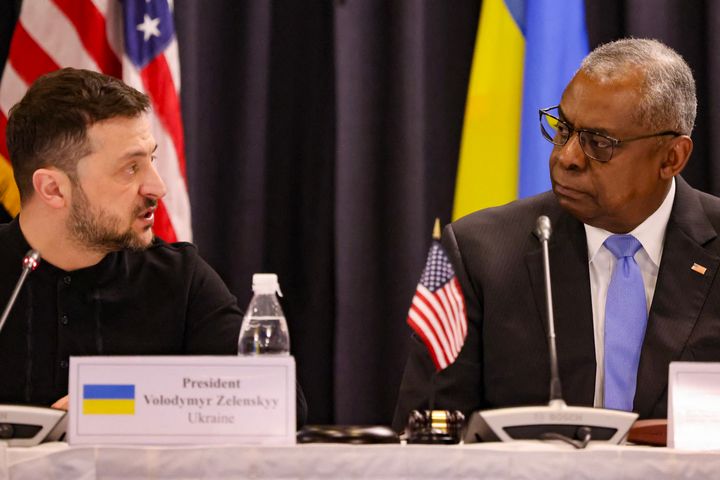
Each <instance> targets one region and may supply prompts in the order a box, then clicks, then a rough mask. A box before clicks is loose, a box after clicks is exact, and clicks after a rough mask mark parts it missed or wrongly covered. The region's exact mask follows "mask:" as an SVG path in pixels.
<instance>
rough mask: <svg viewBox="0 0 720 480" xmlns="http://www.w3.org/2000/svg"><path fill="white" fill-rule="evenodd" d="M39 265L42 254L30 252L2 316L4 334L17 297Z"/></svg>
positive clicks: (0, 324) (0, 327)
mask: <svg viewBox="0 0 720 480" xmlns="http://www.w3.org/2000/svg"><path fill="white" fill-rule="evenodd" d="M38 265H40V252H38V251H37V250H33V249H31V250H29V251H28V252H27V253H26V254H25V257H24V258H23V264H22V273H21V274H20V278H18V281H17V283H16V284H15V289H14V290H13V292H12V294H11V295H10V300H8V302H7V304H6V305H5V310H3V313H2V316H1V317H0V332H2V329H3V327H4V326H5V322H6V321H7V318H8V316H9V315H10V310H12V307H13V305H15V301H16V300H17V296H18V294H19V293H20V289H21V288H22V286H23V284H24V283H25V279H26V278H27V276H28V275H29V274H30V272H32V271H33V270H35V269H36V268H37V267H38Z"/></svg>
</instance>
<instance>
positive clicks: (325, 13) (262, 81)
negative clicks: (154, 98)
mask: <svg viewBox="0 0 720 480" xmlns="http://www.w3.org/2000/svg"><path fill="white" fill-rule="evenodd" d="M27 1H31V0H27ZM20 3H21V2H20V1H19V0H6V1H5V2H2V3H0V5H1V6H0V30H1V31H0V55H2V56H3V58H4V56H5V54H6V53H7V47H8V44H9V38H10V33H11V30H12V26H13V24H14V22H15V19H16V18H17V13H18V11H19V5H20ZM586 3H587V24H588V30H589V36H590V45H591V47H594V46H596V45H598V44H600V43H603V42H606V41H609V40H613V39H616V38H620V37H623V36H636V37H654V38H658V39H660V40H662V41H664V42H666V43H667V44H669V45H670V46H672V47H674V48H675V49H677V50H678V51H679V52H680V53H681V54H682V55H683V56H684V57H685V58H686V59H687V60H688V62H689V63H690V65H691V67H692V68H693V70H694V72H695V75H696V79H697V83H698V96H699V105H700V107H699V115H698V120H697V126H696V129H695V133H694V139H695V152H694V154H693V159H692V162H691V164H690V165H689V166H688V168H687V169H686V173H685V177H686V178H687V179H688V180H689V181H690V183H691V184H693V185H695V186H696V187H698V188H701V189H703V190H706V191H708V192H712V193H715V194H718V193H720V161H719V160H715V157H717V154H718V151H720V140H718V138H717V136H716V135H712V132H713V131H717V130H718V129H719V128H720V101H719V99H718V95H720V93H718V92H719V91H720V88H719V87H720V54H719V53H717V52H718V51H719V50H718V49H717V46H718V45H720V43H719V40H720V38H718V37H719V36H720V3H718V2H714V1H710V0H707V1H701V0H604V1H602V2H598V1H588V2H586ZM480 4H481V1H480V0H453V1H452V2H449V1H446V0H393V1H387V0H336V1H331V0H325V1H321V0H318V1H311V2H310V1H307V0H246V1H237V0H203V1H199V0H175V20H176V29H177V34H178V38H179V42H180V55H181V64H182V82H183V90H182V102H183V104H182V105H183V115H184V122H185V128H186V130H185V132H186V144H187V160H188V166H187V171H188V177H189V178H188V182H189V189H190V197H191V204H192V211H193V227H194V235H195V243H197V245H198V246H199V248H200V250H201V252H202V254H203V256H204V257H205V258H206V259H207V260H208V261H209V262H210V264H211V265H213V266H214V267H215V269H216V270H217V271H218V272H219V273H220V274H221V276H222V277H223V278H224V279H225V281H226V282H227V283H228V285H229V286H230V288H231V290H232V291H233V292H234V293H235V294H236V295H237V297H238V301H239V303H240V304H241V306H244V305H245V304H246V303H247V302H248V301H249V299H250V295H251V292H250V282H251V276H252V273H253V272H259V271H271V272H277V273H278V274H279V276H280V282H281V287H282V289H283V292H284V294H285V296H284V298H283V299H282V303H283V307H284V309H285V313H286V315H287V317H288V321H289V324H290V330H291V339H292V350H293V353H294V355H295V357H296V360H297V365H298V377H299V380H300V382H301V383H302V385H303V387H304V389H305V392H306V395H307V397H308V403H309V405H310V414H309V421H310V422H311V423H356V424H371V423H381V424H389V422H390V420H391V417H392V413H393V408H394V403H395V398H396V395H397V390H398V385H399V382H400V377H401V373H402V369H403V365H404V360H405V354H406V348H407V341H408V338H409V330H408V327H407V326H406V324H405V317H406V314H407V310H408V307H409V304H410V300H411V298H412V294H413V291H414V288H415V285H416V282H417V280H418V278H419V275H420V272H421V270H422V267H423V264H424V261H425V255H426V253H427V248H428V246H429V243H430V233H431V229H432V223H433V219H434V218H435V217H436V216H437V217H440V219H441V220H442V221H443V222H447V221H448V220H449V218H450V212H451V206H452V196H453V188H454V181H455V169H456V163H457V158H458V151H459V143H460V136H461V130H462V121H463V113H464V104H465V94H466V88H467V80H468V76H469V72H470V61H471V57H472V50H473V45H474V41H475V30H476V27H477V21H478V15H479V12H480ZM558 28H562V25H561V24H559V25H558ZM498 48H502V46H500V45H499V46H498ZM479 184H480V180H479Z"/></svg>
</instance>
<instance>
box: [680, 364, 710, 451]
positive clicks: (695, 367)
mask: <svg viewBox="0 0 720 480" xmlns="http://www.w3.org/2000/svg"><path fill="white" fill-rule="evenodd" d="M668 389H669V391H668V439H667V441H668V447H671V448H678V449H683V450H717V449H720V363H701V362H672V363H670V374H669V379H668Z"/></svg>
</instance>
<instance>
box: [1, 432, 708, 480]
mask: <svg viewBox="0 0 720 480" xmlns="http://www.w3.org/2000/svg"><path fill="white" fill-rule="evenodd" d="M719 475H720V452H696V451H689V452H688V451H677V450H671V449H667V448H652V447H637V446H613V445H605V444H600V443H598V444H591V445H590V446H589V447H588V448H587V449H586V450H574V449H573V448H572V447H570V446H569V445H564V444H554V443H541V442H534V441H527V442H515V443H507V444H500V443H494V444H474V445H454V446H441V445H437V446H433V445H339V444H305V445H296V446H267V447H259V446H239V445H227V446H192V447H150V446H146V447H142V446H132V447H123V446H77V447H70V446H68V445H67V444H65V443H49V444H44V445H41V446H39V447H33V448H27V449H22V448H7V447H5V446H0V480H25V479H28V480H29V479H32V480H36V479H66V478H67V479H82V480H92V479H106V480H132V479H140V478H150V479H190V478H206V479H243V478H252V479H281V480H286V479H287V480H289V479H373V480H381V479H382V480H386V479H408V480H410V479H412V480H418V479H420V480H422V479H435V478H437V479H440V478H441V479H531V478H539V479H543V480H550V479H565V478H567V479H598V478H625V479H642V480H656V479H664V478H667V479H679V478H698V479H700V478H717V477H718V476H719Z"/></svg>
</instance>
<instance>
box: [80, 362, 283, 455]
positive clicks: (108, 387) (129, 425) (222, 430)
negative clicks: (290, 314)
mask: <svg viewBox="0 0 720 480" xmlns="http://www.w3.org/2000/svg"><path fill="white" fill-rule="evenodd" d="M69 392H70V406H69V420H68V442H69V443H71V444H87V443H93V444H97V443H105V444H164V445H169V444H207V443H244V444H275V445H276V444H293V443H295V395H296V394H295V360H294V359H293V357H291V356H258V357H236V356H214V357H211V356H181V357H180V356H177V357H176V356H172V357H159V356H147V357H71V358H70V389H69Z"/></svg>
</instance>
